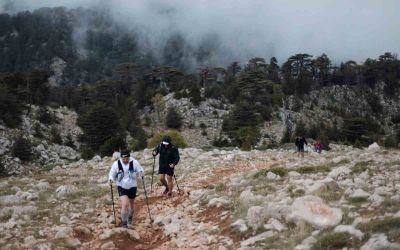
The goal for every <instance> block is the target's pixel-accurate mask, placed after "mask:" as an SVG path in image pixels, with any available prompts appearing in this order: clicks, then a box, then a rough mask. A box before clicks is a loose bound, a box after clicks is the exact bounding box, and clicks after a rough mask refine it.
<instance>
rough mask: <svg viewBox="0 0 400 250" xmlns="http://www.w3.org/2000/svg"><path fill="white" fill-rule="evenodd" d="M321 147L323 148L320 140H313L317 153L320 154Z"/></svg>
mask: <svg viewBox="0 0 400 250" xmlns="http://www.w3.org/2000/svg"><path fill="white" fill-rule="evenodd" d="M322 148H323V146H322V143H321V140H320V139H316V140H315V142H314V151H315V152H317V153H318V154H320V153H321V151H322Z"/></svg>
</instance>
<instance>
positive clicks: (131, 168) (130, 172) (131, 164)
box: [117, 160, 135, 181]
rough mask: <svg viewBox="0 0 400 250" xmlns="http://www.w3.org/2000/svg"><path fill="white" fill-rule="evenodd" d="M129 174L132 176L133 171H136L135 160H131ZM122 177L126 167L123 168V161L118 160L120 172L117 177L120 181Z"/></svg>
mask: <svg viewBox="0 0 400 250" xmlns="http://www.w3.org/2000/svg"><path fill="white" fill-rule="evenodd" d="M128 172H129V176H131V174H132V173H134V172H135V170H134V169H133V161H130V162H129V170H128ZM122 178H124V169H123V168H122V163H121V161H120V160H118V173H117V179H118V181H121V180H122Z"/></svg>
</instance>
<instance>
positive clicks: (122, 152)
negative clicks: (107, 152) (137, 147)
mask: <svg viewBox="0 0 400 250" xmlns="http://www.w3.org/2000/svg"><path fill="white" fill-rule="evenodd" d="M129 156H130V152H129V150H123V151H121V157H129Z"/></svg>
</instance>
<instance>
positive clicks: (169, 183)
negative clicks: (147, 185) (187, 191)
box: [167, 175, 174, 194]
mask: <svg viewBox="0 0 400 250" xmlns="http://www.w3.org/2000/svg"><path fill="white" fill-rule="evenodd" d="M167 180H168V192H169V193H171V194H172V188H173V186H174V182H173V180H172V175H167Z"/></svg>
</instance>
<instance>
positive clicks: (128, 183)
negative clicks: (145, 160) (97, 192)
mask: <svg viewBox="0 0 400 250" xmlns="http://www.w3.org/2000/svg"><path fill="white" fill-rule="evenodd" d="M118 161H120V162H121V165H122V169H123V170H124V177H123V178H122V180H121V181H118V180H117V174H118ZM131 161H133V171H134V174H133V175H132V177H129V172H128V171H129V163H130V162H131ZM139 172H144V170H143V168H142V166H140V164H139V162H138V161H137V160H135V159H134V158H132V157H130V158H129V162H128V164H126V165H125V164H124V163H123V162H122V160H121V159H119V160H116V161H115V162H114V163H113V164H112V166H111V169H110V173H109V174H108V179H109V180H112V181H117V186H120V187H122V188H124V189H130V188H133V187H136V186H137V183H136V177H137V176H136V175H137V174H138V173H139Z"/></svg>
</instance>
